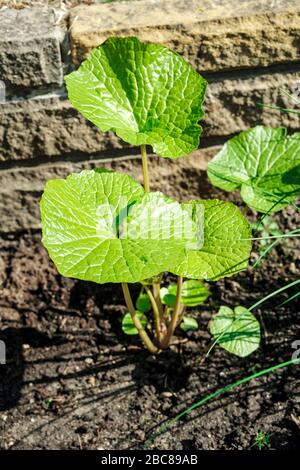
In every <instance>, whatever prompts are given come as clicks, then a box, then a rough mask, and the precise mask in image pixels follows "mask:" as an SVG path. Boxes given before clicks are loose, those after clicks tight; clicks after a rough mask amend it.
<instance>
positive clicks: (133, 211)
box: [41, 37, 257, 355]
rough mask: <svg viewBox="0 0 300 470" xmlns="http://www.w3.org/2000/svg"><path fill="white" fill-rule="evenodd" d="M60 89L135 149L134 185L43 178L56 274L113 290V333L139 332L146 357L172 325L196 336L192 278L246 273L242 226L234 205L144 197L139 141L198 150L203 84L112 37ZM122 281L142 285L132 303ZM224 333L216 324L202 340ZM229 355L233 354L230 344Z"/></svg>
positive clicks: (103, 176) (199, 293) (118, 180)
mask: <svg viewBox="0 0 300 470" xmlns="http://www.w3.org/2000/svg"><path fill="white" fill-rule="evenodd" d="M66 84H67V89H68V94H69V99H70V101H71V103H72V104H73V106H74V107H75V108H76V109H77V110H79V111H80V112H81V114H82V115H83V116H84V117H86V118H87V119H88V120H89V121H91V122H92V123H94V124H95V125H96V126H97V127H98V128H99V129H100V130H101V131H102V132H106V131H113V132H115V133H116V135H117V136H118V137H120V138H121V139H123V140H124V141H125V142H128V143H130V144H132V145H137V146H140V148H141V157H142V158H141V159H142V173H143V186H141V185H140V184H139V183H138V182H137V181H135V180H134V179H133V178H132V177H131V176H129V175H126V174H122V173H117V172H113V171H107V170H105V169H100V168H97V169H95V170H91V171H87V170H85V171H82V172H81V173H77V174H71V175H69V176H68V177H67V179H65V180H64V179H58V180H51V181H48V183H47V185H46V187H45V190H44V194H43V197H42V200H41V215H42V230H43V243H44V245H45V247H46V248H47V250H48V252H49V255H50V257H51V259H52V260H53V262H54V263H55V265H56V267H57V269H58V271H59V272H60V273H61V274H62V275H64V276H67V277H73V278H77V279H83V280H86V281H93V282H96V283H98V284H103V283H108V282H110V283H121V284H122V288H123V292H124V297H125V301H126V305H127V308H128V313H127V314H125V316H124V318H123V322H122V329H123V331H124V333H126V334H129V335H132V334H139V336H140V338H141V340H142V342H143V343H144V345H145V346H146V347H147V348H148V350H149V351H150V352H151V353H153V354H156V353H159V352H160V351H161V350H163V349H165V348H167V347H168V346H169V344H170V341H171V338H172V335H173V333H174V331H175V329H176V328H177V327H178V326H180V327H181V328H182V330H184V331H187V330H191V329H195V328H197V322H196V320H195V319H194V318H191V317H189V316H187V315H186V312H185V309H186V308H188V307H193V306H196V305H199V304H201V303H202V302H203V301H204V300H205V299H206V298H207V296H208V295H209V291H208V289H207V287H206V286H205V284H203V281H205V280H207V281H213V280H217V279H220V278H222V277H225V276H231V275H233V274H234V273H236V272H239V271H241V270H243V269H245V268H246V267H247V264H248V259H249V255H250V250H251V229H250V225H249V223H248V222H247V220H246V219H245V217H244V216H243V215H242V213H241V212H240V210H239V209H238V207H236V206H235V205H234V204H232V203H229V202H224V201H220V200H216V199H214V200H207V199H205V200H192V201H190V202H185V203H179V202H177V201H176V200H174V199H172V198H170V197H167V196H166V195H164V194H163V193H161V192H151V191H150V177H149V166H150V167H151V164H150V165H149V162H148V158H147V152H146V145H150V146H151V147H152V148H153V151H154V152H155V153H156V154H157V155H158V156H161V157H164V158H171V159H175V158H179V157H182V156H184V155H187V154H189V153H190V152H192V151H193V150H195V149H196V148H198V145H199V138H200V134H201V131H202V129H201V127H200V125H199V120H200V119H202V117H203V114H204V113H203V109H202V105H203V100H204V96H205V90H206V86H207V84H206V81H205V80H204V79H203V78H202V77H201V76H200V75H199V74H198V73H197V72H196V71H195V70H194V69H193V68H192V67H191V66H190V65H189V64H188V63H187V62H186V61H185V60H184V59H183V58H182V57H180V56H179V55H178V54H176V53H175V52H173V51H171V50H169V49H168V48H166V47H164V46H161V45H158V44H144V43H142V42H140V41H139V40H138V39H137V38H133V37H127V38H119V37H113V38H110V39H108V40H107V41H106V42H105V43H104V44H102V45H101V46H99V47H97V48H96V49H94V50H93V51H92V52H91V54H90V56H89V57H88V58H87V60H85V61H84V62H83V63H82V65H81V66H80V67H79V69H78V70H77V71H75V72H72V73H71V74H69V75H68V76H67V77H66ZM83 137H84V136H83ZM162 186H163V181H162ZM165 273H171V274H173V275H176V276H177V283H176V284H175V285H174V284H171V285H168V284H167V283H166V281H165V279H166V278H165V277H164V275H165ZM184 278H185V279H186V280H185V281H184ZM131 283H140V284H141V292H140V295H139V296H138V298H137V299H136V301H135V303H134V302H133V300H132V297H131V294H130V290H129V284H131ZM239 313H240V312H239V311H235V312H234V315H239ZM226 315H227V317H228V318H229V317H230V315H231V314H230V315H229V312H226ZM250 315H251V314H250ZM228 318H227V320H226V321H227V322H228V321H229V320H228ZM243 326H245V324H244V323H243ZM223 329H224V328H223V323H222V322H221V324H220V331H218V325H217V326H216V325H215V326H214V328H213V334H214V335H218V334H222V333H223ZM249 334H250V336H251V335H252V336H253V334H254V336H255V338H256V336H257V325H256V324H255V328H254V329H253V328H252V329H251V331H250V333H249V331H248V330H247V331H245V330H244V329H243V331H242V333H240V334H239V333H238V332H237V331H236V332H235V341H239V342H240V343H241V342H242V343H243V342H244V340H245V339H246V340H247V342H249V337H248V336H249ZM255 344H256V345H257V343H255ZM256 347H257V346H256ZM240 349H241V348H240ZM251 350H253V348H251ZM231 352H234V353H237V354H239V348H235V349H234V348H233V349H232V351H231ZM242 353H243V355H245V349H243V348H242Z"/></svg>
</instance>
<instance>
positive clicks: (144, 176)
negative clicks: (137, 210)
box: [141, 145, 150, 193]
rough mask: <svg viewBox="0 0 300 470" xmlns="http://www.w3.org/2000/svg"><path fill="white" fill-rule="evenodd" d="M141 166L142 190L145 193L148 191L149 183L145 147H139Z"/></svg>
mask: <svg viewBox="0 0 300 470" xmlns="http://www.w3.org/2000/svg"><path fill="white" fill-rule="evenodd" d="M141 155H142V165H143V178H144V189H145V191H146V192H147V193H149V191H150V182H149V171H148V160H147V150H146V145H141Z"/></svg>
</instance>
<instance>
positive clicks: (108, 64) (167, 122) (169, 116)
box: [66, 37, 207, 158]
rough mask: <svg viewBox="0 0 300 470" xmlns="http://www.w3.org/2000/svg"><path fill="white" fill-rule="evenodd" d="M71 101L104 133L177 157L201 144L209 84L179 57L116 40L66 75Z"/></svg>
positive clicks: (161, 49) (164, 50)
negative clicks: (113, 133)
mask: <svg viewBox="0 0 300 470" xmlns="http://www.w3.org/2000/svg"><path fill="white" fill-rule="evenodd" d="M66 84H67V89H68V94H69V99H70V101H71V103H72V104H73V106H74V107H75V108H76V109H78V110H79V111H80V112H81V114H83V116H85V117H86V118H87V119H88V120H89V121H91V122H92V123H94V124H95V125H96V126H97V127H99V129H101V130H102V131H103V132H105V131H108V130H112V131H114V132H115V133H116V134H117V135H118V136H119V137H120V138H121V139H123V140H125V142H129V143H130V144H133V145H141V144H149V145H151V146H152V147H153V149H154V151H155V152H156V153H157V154H158V155H161V156H162V157H169V158H177V157H180V156H182V155H186V154H188V153H190V152H192V151H193V150H195V149H196V148H197V147H198V145H199V137H200V134H201V131H202V129H201V127H200V125H199V124H198V121H199V120H200V119H201V118H202V117H203V114H204V112H203V110H202V103H203V100H204V95H205V90H206V84H207V83H206V81H205V80H204V79H203V78H202V77H201V76H200V75H199V74H198V73H197V72H196V71H195V70H194V69H193V68H192V67H191V66H190V65H189V64H188V63H187V62H186V61H185V60H184V59H183V58H182V57H180V56H179V55H178V54H176V53H175V52H173V51H171V50H170V49H168V48H166V47H164V46H161V45H158V44H144V43H142V42H140V41H139V40H138V39H137V38H135V37H127V38H122V37H111V38H109V39H108V40H107V41H105V42H104V43H103V44H102V45H101V46H99V47H97V48H96V49H94V50H93V51H92V52H91V54H90V56H89V57H88V59H87V60H85V61H84V62H83V63H82V64H81V66H80V67H79V69H78V70H77V71H75V72H72V73H71V74H69V75H67V76H66Z"/></svg>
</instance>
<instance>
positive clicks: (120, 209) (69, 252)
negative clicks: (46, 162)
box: [41, 170, 195, 284]
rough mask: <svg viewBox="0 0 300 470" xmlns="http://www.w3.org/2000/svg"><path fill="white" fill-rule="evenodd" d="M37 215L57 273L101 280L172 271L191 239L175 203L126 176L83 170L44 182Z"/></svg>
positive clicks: (128, 279) (135, 279) (190, 228)
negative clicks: (44, 185)
mask: <svg viewBox="0 0 300 470" xmlns="http://www.w3.org/2000/svg"><path fill="white" fill-rule="evenodd" d="M41 214H42V230H43V243H44V245H45V247H46V248H47V250H48V252H49V255H50V257H51V259H52V260H53V261H54V263H55V265H56V267H57V269H58V270H59V272H60V273H61V274H63V275H64V276H67V277H75V278H77V279H83V280H87V281H94V282H97V283H100V284H101V283H105V282H138V281H141V280H142V279H145V278H148V277H152V276H155V275H157V274H159V273H161V272H164V271H171V270H172V269H173V266H174V265H176V264H177V263H178V262H180V261H181V260H183V259H184V256H185V250H186V246H187V243H190V242H191V243H193V240H192V238H193V237H195V235H194V232H195V230H194V228H193V225H192V221H191V219H190V217H189V215H188V213H187V212H186V211H185V210H184V208H181V206H180V204H179V203H178V202H176V201H173V200H172V199H170V198H167V197H166V196H164V195H163V194H161V193H145V192H144V190H143V188H142V187H141V186H140V185H139V184H138V183H137V182H136V181H135V180H134V179H132V178H131V177H130V176H128V175H125V174H118V173H111V172H109V173H108V172H98V171H87V170H86V171H82V172H81V173H78V174H72V175H70V176H69V177H68V178H67V179H66V180H51V181H48V183H47V185H46V187H45V191H44V194H43V197H42V201H41ZM185 228H187V231H186V232H187V233H185V231H184V229H185ZM189 238H191V240H189Z"/></svg>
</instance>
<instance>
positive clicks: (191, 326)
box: [180, 317, 199, 331]
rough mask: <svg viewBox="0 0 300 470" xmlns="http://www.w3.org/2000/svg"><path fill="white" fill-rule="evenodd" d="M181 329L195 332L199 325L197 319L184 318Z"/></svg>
mask: <svg viewBox="0 0 300 470" xmlns="http://www.w3.org/2000/svg"><path fill="white" fill-rule="evenodd" d="M180 328H181V329H182V330H183V331H195V330H198V328H199V325H198V322H197V320H195V318H191V317H183V318H182V322H181V323H180Z"/></svg>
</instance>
